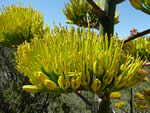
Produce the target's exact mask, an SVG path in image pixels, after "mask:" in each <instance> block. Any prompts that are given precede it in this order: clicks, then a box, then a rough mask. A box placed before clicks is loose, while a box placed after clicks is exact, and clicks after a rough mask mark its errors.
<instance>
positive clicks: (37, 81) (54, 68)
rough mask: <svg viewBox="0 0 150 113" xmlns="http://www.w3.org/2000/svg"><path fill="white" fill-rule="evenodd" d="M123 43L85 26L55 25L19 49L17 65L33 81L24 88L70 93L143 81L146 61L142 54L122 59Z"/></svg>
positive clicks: (26, 89)
mask: <svg viewBox="0 0 150 113" xmlns="http://www.w3.org/2000/svg"><path fill="white" fill-rule="evenodd" d="M122 46H123V42H122V43H121V42H120V41H119V40H118V39H117V38H115V37H112V38H111V39H110V41H108V38H107V36H105V38H104V37H102V36H99V35H98V34H97V33H96V32H94V31H90V28H89V29H88V30H84V29H77V30H75V29H74V28H71V29H67V28H64V27H61V28H59V27H56V26H55V27H54V29H52V30H51V31H50V34H47V35H44V36H43V38H37V37H34V39H33V40H31V43H27V42H24V43H23V44H21V45H20V46H19V47H18V51H17V53H16V63H17V69H18V71H20V72H21V73H24V75H25V76H27V77H28V78H29V79H30V82H31V84H32V85H24V86H23V89H24V90H25V91H27V92H30V93H37V92H40V91H47V92H55V93H56V92H57V93H67V92H74V91H77V90H89V91H91V92H94V93H99V92H114V91H119V90H121V89H126V88H131V87H134V86H136V85H137V84H138V83H140V82H141V81H143V79H144V77H145V75H146V73H145V71H144V70H140V68H141V67H142V66H143V64H144V63H145V62H144V61H142V60H141V59H140V58H139V57H137V58H136V59H135V58H133V57H131V56H126V57H125V58H124V59H125V60H121V55H122Z"/></svg>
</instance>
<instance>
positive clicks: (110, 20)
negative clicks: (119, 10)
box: [97, 0, 116, 113]
mask: <svg viewBox="0 0 150 113" xmlns="http://www.w3.org/2000/svg"><path fill="white" fill-rule="evenodd" d="M102 5H104V12H105V14H106V17H104V18H103V19H102V20H100V22H99V24H100V34H101V35H103V36H105V34H107V35H108V39H109V40H110V37H111V36H112V35H113V34H114V18H115V10H116V2H115V0H104V4H102ZM101 99H102V101H101V103H100V104H99V109H98V112H97V113H112V109H111V107H110V105H111V102H110V93H105V94H104V96H103V97H101Z"/></svg>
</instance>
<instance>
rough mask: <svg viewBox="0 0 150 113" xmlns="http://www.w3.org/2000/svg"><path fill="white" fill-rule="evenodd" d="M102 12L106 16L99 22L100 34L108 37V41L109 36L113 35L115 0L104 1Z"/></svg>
mask: <svg viewBox="0 0 150 113" xmlns="http://www.w3.org/2000/svg"><path fill="white" fill-rule="evenodd" d="M102 5H103V6H104V12H105V14H106V16H105V17H104V18H103V19H102V20H100V22H99V24H100V33H101V34H102V35H103V36H105V34H107V35H108V38H109V39H110V37H111V35H113V34H114V18H115V10H116V3H115V0H104V4H102Z"/></svg>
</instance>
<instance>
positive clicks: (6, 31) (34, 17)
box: [0, 4, 45, 47]
mask: <svg viewBox="0 0 150 113" xmlns="http://www.w3.org/2000/svg"><path fill="white" fill-rule="evenodd" d="M43 25H44V21H43V16H42V15H41V13H40V11H37V10H33V8H32V7H31V6H29V8H27V7H23V6H22V5H20V4H19V5H18V6H16V5H14V4H12V5H11V6H9V5H8V6H5V7H3V8H2V10H1V11H0V26H1V28H0V46H4V47H17V46H18V45H20V44H21V43H22V42H24V41H25V40H26V41H28V42H30V40H31V39H32V38H33V37H34V35H36V36H40V37H41V36H42V35H43V34H44V32H45V30H44V29H43Z"/></svg>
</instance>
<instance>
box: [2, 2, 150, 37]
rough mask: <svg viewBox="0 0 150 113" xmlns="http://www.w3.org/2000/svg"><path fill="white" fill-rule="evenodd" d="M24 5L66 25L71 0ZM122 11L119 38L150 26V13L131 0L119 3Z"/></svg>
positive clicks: (118, 27) (118, 26) (50, 19)
mask: <svg viewBox="0 0 150 113" xmlns="http://www.w3.org/2000/svg"><path fill="white" fill-rule="evenodd" d="M20 1H22V2H23V5H24V6H28V4H29V3H30V4H31V5H32V7H33V8H34V9H37V10H40V11H41V12H42V14H43V15H44V21H45V23H46V24H49V25H50V26H52V27H53V20H54V21H55V23H56V25H58V24H59V23H61V25H63V26H66V25H67V24H66V23H65V21H66V18H65V16H64V14H63V13H62V9H63V8H64V4H65V3H67V2H69V0H20ZM0 3H1V4H4V5H7V4H11V3H15V4H18V0H0ZM117 7H118V12H119V13H120V19H119V20H120V23H119V24H117V25H115V32H117V33H118V34H119V38H120V39H123V37H127V36H128V35H129V34H130V32H129V31H130V30H131V29H132V28H137V29H138V31H139V32H140V31H143V30H146V29H148V28H150V15H147V14H145V13H143V12H141V11H139V10H136V9H134V8H133V7H132V6H131V5H130V3H129V0H126V1H125V2H123V3H121V4H119V5H117Z"/></svg>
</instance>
